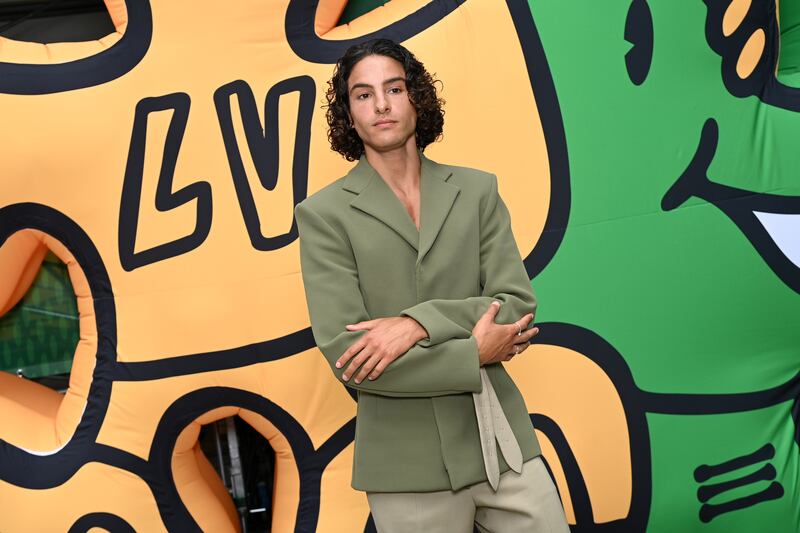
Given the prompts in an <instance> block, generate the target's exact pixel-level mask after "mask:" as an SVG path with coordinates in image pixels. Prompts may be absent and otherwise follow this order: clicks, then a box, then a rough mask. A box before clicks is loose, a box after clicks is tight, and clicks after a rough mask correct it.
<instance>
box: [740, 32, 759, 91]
mask: <svg viewBox="0 0 800 533" xmlns="http://www.w3.org/2000/svg"><path fill="white" fill-rule="evenodd" d="M765 43H766V35H765V34H764V30H762V29H761V28H759V29H757V30H756V31H754V32H753V35H751V36H750V38H749V39H747V42H746V43H744V46H743V47H742V53H741V54H739V60H738V61H737V62H736V74H737V75H738V76H739V77H740V78H742V79H745V78H747V77H748V76H749V75H750V74H752V73H753V70H755V68H756V65H758V61H759V60H760V59H761V55H762V54H763V53H764V44H765Z"/></svg>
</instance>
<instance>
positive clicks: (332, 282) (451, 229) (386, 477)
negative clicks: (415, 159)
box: [294, 152, 540, 492]
mask: <svg viewBox="0 0 800 533" xmlns="http://www.w3.org/2000/svg"><path fill="white" fill-rule="evenodd" d="M420 158H421V162H422V166H421V176H420V203H421V206H420V209H421V213H420V231H419V232H418V231H417V228H416V226H415V225H414V222H413V221H412V219H411V217H410V216H409V214H408V212H407V211H406V209H405V207H404V206H403V204H402V203H401V202H400V200H399V199H398V198H397V196H396V195H395V194H394V192H393V191H392V189H391V188H390V187H389V186H388V185H387V183H386V182H385V181H384V180H383V178H381V177H380V175H378V173H377V172H376V171H375V170H374V169H373V168H372V166H371V165H370V164H369V163H368V162H367V160H366V157H363V156H362V157H361V160H360V161H359V162H358V164H356V166H355V167H354V168H353V169H352V170H351V171H350V172H349V173H348V174H347V175H346V176H344V177H343V178H340V179H338V180H336V181H334V182H333V183H331V184H330V185H327V186H326V187H324V188H323V189H321V190H319V191H317V192H316V193H314V194H313V195H312V196H310V197H308V198H307V199H305V200H303V201H302V202H301V203H299V204H298V205H297V206H296V208H295V211H294V212H295V217H296V220H297V227H298V230H299V234H300V261H301V270H302V277H303V284H304V286H305V293H306V301H307V303H308V311H309V316H310V319H311V329H312V333H313V334H314V339H315V340H316V343H317V346H318V347H319V349H320V351H321V352H322V353H323V355H324V356H325V358H326V359H327V360H328V363H329V364H330V366H331V369H332V370H333V373H334V374H335V375H336V377H337V378H338V379H339V380H340V381H341V376H342V372H343V371H344V369H345V368H346V365H345V367H344V368H341V369H337V368H335V366H334V363H335V362H336V360H337V359H338V358H339V357H340V356H341V355H342V353H344V351H345V350H346V349H347V348H348V347H349V346H350V345H351V344H353V343H354V342H355V341H356V340H357V339H358V338H359V337H360V336H361V335H363V334H364V333H366V331H365V330H359V331H347V330H346V329H345V324H352V323H356V322H360V321H362V320H369V319H372V318H378V317H390V316H401V315H407V316H410V317H413V318H414V319H415V320H417V321H418V322H419V323H420V324H421V325H422V326H423V327H424V328H425V329H426V330H427V331H428V335H429V336H428V337H427V338H425V339H423V340H421V341H419V342H417V343H416V344H415V345H414V346H412V347H411V348H410V349H409V350H408V351H407V352H406V353H404V354H403V355H402V356H400V357H399V358H398V359H397V360H395V361H394V362H393V363H392V364H390V365H389V366H388V367H387V368H386V370H385V371H384V372H383V374H382V375H381V376H379V377H378V379H376V380H374V381H370V380H364V381H362V382H361V383H360V384H356V383H355V381H354V379H353V378H352V377H351V378H350V380H349V381H347V382H343V383H344V384H345V385H346V386H348V387H352V388H354V389H356V390H357V391H358V414H357V417H356V434H355V457H354V464H353V479H352V486H353V488H355V489H358V490H363V491H374V492H395V491H402V492H409V491H415V492H426V491H436V490H445V489H453V490H456V489H459V488H462V487H465V486H467V485H471V484H473V483H477V482H480V481H485V480H486V473H485V470H484V466H483V455H482V453H481V447H480V439H479V435H478V423H477V419H476V415H475V406H474V403H473V400H472V393H473V392H480V390H481V381H480V376H479V368H480V366H479V360H478V344H477V341H476V340H475V337H473V336H472V328H473V327H474V325H475V323H476V322H477V321H478V319H479V318H480V316H481V315H482V314H483V313H484V312H485V311H486V310H487V309H488V307H489V304H490V303H491V301H492V300H493V299H497V300H500V301H502V302H503V304H502V305H501V307H500V310H499V311H498V314H497V317H496V318H495V322H497V323H504V324H510V323H512V322H514V321H515V320H518V319H519V318H521V317H522V316H523V315H525V314H526V313H529V312H533V311H534V310H535V309H536V299H535V297H534V294H533V291H532V289H531V283H530V280H529V279H528V275H527V272H526V271H525V266H524V264H523V263H522V258H521V257H520V253H519V249H518V248H517V244H516V242H515V240H514V236H513V234H512V233H511V225H510V216H509V212H508V209H507V207H506V205H505V203H504V202H503V200H502V199H501V198H500V196H499V194H498V191H497V177H496V176H495V175H493V174H489V173H486V172H482V171H480V170H475V169H471V168H465V167H457V166H450V165H442V164H439V163H436V162H434V161H432V160H430V159H428V158H427V157H425V156H424V155H422V153H421V152H420ZM529 327H533V326H532V324H531V325H529ZM522 357H524V355H523V356H522ZM486 371H487V374H488V375H489V378H490V379H491V382H492V385H493V386H494V388H495V391H496V393H497V397H498V399H499V400H500V403H501V405H502V408H503V411H504V412H505V414H506V416H507V418H508V420H509V422H510V424H511V428H512V430H513V432H514V435H515V436H516V438H517V441H518V442H519V444H520V447H521V449H522V456H523V460H528V459H531V458H533V457H535V456H536V455H538V454H539V453H540V448H539V444H538V442H537V440H536V436H535V434H534V432H533V427H532V425H531V421H530V417H529V415H528V411H527V409H526V407H525V402H524V400H523V398H522V395H521V394H520V392H519V390H518V389H517V387H516V386H515V385H514V382H513V381H512V380H511V378H510V377H509V375H508V374H507V373H506V370H505V368H504V366H503V364H502V363H496V364H492V365H487V366H486ZM498 456H499V459H500V471H501V472H505V471H506V470H508V469H509V467H508V465H507V464H506V463H505V461H503V458H502V454H500V452H499V450H498Z"/></svg>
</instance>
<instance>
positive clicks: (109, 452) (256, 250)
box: [0, 0, 639, 532]
mask: <svg viewBox="0 0 800 533" xmlns="http://www.w3.org/2000/svg"><path fill="white" fill-rule="evenodd" d="M345 4H346V1H345V0H268V1H265V0H243V1H240V2H234V3H230V4H226V6H225V8H224V9H219V6H218V4H216V3H213V2H197V1H191V2H190V1H183V0H182V1H178V0H169V1H168V0H159V1H155V0H153V1H151V2H148V1H147V0H127V1H123V0H106V5H107V8H108V11H109V14H110V16H111V18H112V20H113V22H114V24H115V27H116V31H115V32H114V33H112V34H110V35H108V36H106V37H104V38H102V39H100V40H97V41H91V42H80V43H54V44H47V45H43V44H35V43H28V42H18V41H13V40H10V39H5V38H0V116H2V117H3V124H4V127H3V128H2V129H0V146H2V150H3V157H1V158H0V176H1V177H2V183H3V184H2V187H1V188H0V243H2V247H1V248H0V311H2V312H5V311H6V310H8V309H9V308H11V307H13V305H14V304H15V303H16V302H17V301H18V300H19V298H20V297H21V296H22V295H23V294H24V293H25V291H26V290H27V288H28V287H29V285H30V283H31V280H32V279H33V276H34V275H35V273H36V271H37V269H38V266H39V264H40V262H41V260H42V258H43V257H44V255H45V253H46V252H47V251H48V250H50V251H52V252H53V253H54V254H55V255H56V256H58V257H59V258H60V259H61V260H62V261H64V263H66V264H67V265H68V269H69V275H70V279H71V281H72V285H73V287H74V289H75V296H76V298H77V301H78V309H79V313H80V342H79V344H78V345H77V346H76V348H75V355H74V361H73V365H72V372H71V377H70V383H69V390H68V391H67V393H66V395H60V394H58V393H56V392H54V391H51V390H50V389H47V388H45V387H43V386H40V385H37V384H35V383H33V382H30V381H27V380H24V379H19V378H17V377H16V376H12V375H10V374H5V373H0V420H2V424H0V439H1V440H0V502H2V503H0V506H1V507H2V509H3V510H4V512H2V513H0V531H32V530H37V531H87V530H89V529H91V528H92V527H101V528H106V529H108V530H112V531H134V530H135V531H147V532H157V531H166V530H169V531H190V530H193V529H198V528H199V529H202V530H204V531H215V532H222V531H237V530H239V527H240V526H239V519H238V517H237V515H236V510H235V509H234V506H233V503H232V501H231V499H230V496H229V495H228V493H227V492H226V490H225V487H224V486H223V485H222V483H221V481H220V479H219V477H218V476H217V475H216V473H215V472H214V471H213V469H212V468H211V466H210V464H209V462H208V460H207V459H206V458H205V456H204V455H203V453H202V452H201V451H200V450H199V447H198V444H197V437H198V433H199V430H200V427H201V426H202V425H204V424H209V423H211V422H214V421H216V420H219V419H222V418H225V417H229V416H233V415H237V416H239V417H241V418H242V419H243V420H244V421H246V422H247V423H248V424H250V425H251V426H252V427H253V428H255V429H256V430H257V431H258V432H259V433H260V434H261V435H263V437H264V438H265V439H268V441H269V444H270V446H271V447H272V448H273V449H274V450H275V452H276V467H275V468H276V477H275V488H274V494H275V497H274V501H273V509H274V515H273V518H272V524H273V531H276V532H288V531H304V532H312V531H321V532H338V531H348V532H351V531H363V530H364V528H365V527H367V524H368V517H369V509H368V506H367V502H366V498H365V497H364V495H363V494H362V493H360V492H356V491H354V490H352V489H351V488H350V474H351V466H352V439H353V432H354V423H355V422H354V417H355V412H356V403H355V402H354V401H353V398H352V397H351V395H350V394H348V392H347V389H345V388H344V387H343V386H342V385H341V384H340V383H338V382H337V381H336V380H335V378H334V376H333V374H332V373H331V371H330V369H329V368H328V366H327V363H326V362H325V360H324V358H323V357H322V355H321V354H320V353H319V352H318V351H317V349H316V347H315V345H314V339H313V337H312V335H311V333H310V328H309V320H308V314H307V310H306V306H305V296H304V293H303V285H302V280H301V276H300V265H299V252H298V242H297V230H296V226H295V223H294V221H293V208H294V206H295V205H296V204H297V203H298V202H300V201H301V200H303V199H304V198H305V197H307V196H308V195H310V194H312V193H313V192H314V191H316V190H318V189H320V188H321V187H323V186H325V185H326V184H328V183H330V182H331V181H333V180H335V179H337V178H339V177H340V176H342V175H343V174H344V173H345V172H346V170H347V169H348V168H349V166H350V164H349V163H347V162H346V161H344V160H343V159H342V158H341V157H340V156H338V154H335V153H333V152H332V151H331V150H330V148H329V146H328V144H327V141H326V124H325V120H324V113H323V112H322V110H321V109H320V104H321V101H322V94H323V92H324V90H325V88H326V83H327V80H328V79H329V78H330V76H331V73H332V64H333V63H334V62H335V60H336V59H337V58H338V57H339V56H340V55H341V54H342V52H343V51H344V50H345V49H346V47H347V46H349V45H350V44H352V43H354V42H355V41H356V40H358V39H361V38H366V37H373V36H378V35H380V36H386V37H389V38H393V39H395V40H397V41H399V42H402V43H403V44H404V45H405V46H407V47H408V48H409V49H411V50H412V51H413V52H414V53H415V54H417V56H418V57H419V58H421V59H422V60H423V61H424V63H425V65H426V67H427V68H428V69H429V70H430V71H432V72H435V73H436V76H437V77H438V78H439V79H441V80H443V88H442V89H443V90H442V96H443V97H444V99H445V100H446V102H447V104H446V107H445V109H446V128H445V140H444V142H443V143H439V144H435V145H432V146H431V147H430V148H429V149H428V151H427V152H426V154H428V155H429V156H430V157H431V158H433V159H435V160H439V161H441V162H445V163H457V164H461V165H467V166H473V167H478V168H482V169H485V170H489V171H491V172H494V173H496V174H497V175H498V176H499V177H500V187H501V194H502V196H503V197H504V198H505V199H506V202H507V204H508V206H509V209H510V210H511V212H512V216H513V230H514V233H515V236H516V238H517V242H518V245H519V247H520V249H521V252H522V256H523V257H524V258H525V263H526V267H527V268H528V271H529V273H530V274H531V277H533V276H534V275H535V274H536V273H538V272H539V271H541V270H542V268H544V266H545V265H546V264H547V262H548V261H549V260H550V258H551V257H552V255H553V254H554V253H555V250H556V249H557V247H558V245H559V243H560V242H561V238H562V236H563V233H564V228H565V227H566V221H567V216H568V213H569V208H570V205H569V169H568V164H567V158H566V147H565V141H564V132H563V126H562V123H561V115H560V111H559V105H558V100H557V98H556V94H555V91H554V88H553V84H552V79H551V77H550V73H549V70H548V64H547V59H546V57H545V55H544V52H543V50H542V47H541V44H540V42H539V37H538V34H537V31H536V27H535V25H534V23H533V19H532V17H531V13H530V10H529V8H528V5H527V2H523V1H515V0H509V1H508V2H497V1H496V0H470V1H468V2H465V1H463V0H462V1H459V0H449V1H444V0H394V1H392V2H390V3H388V4H387V5H385V6H384V7H382V8H378V9H376V10H374V11H372V12H370V13H368V14H367V15H364V16H362V17H360V18H358V19H356V20H354V21H353V22H352V23H350V24H348V25H342V26H336V25H335V24H336V21H337V20H338V18H339V15H340V13H341V12H342V9H344V7H345ZM498 58H502V60H498ZM499 91H502V99H501V100H502V101H503V102H514V105H513V106H511V107H509V106H507V105H505V104H504V105H500V104H499V103H497V102H500V100H498V99H494V98H486V95H490V94H498V92H499ZM478 101H480V102H481V105H476V102H478ZM509 109H512V112H511V113H509ZM520 117H524V120H521V119H520ZM533 352H534V354H533V355H531V356H529V357H527V358H525V359H523V360H518V361H516V360H515V361H514V363H513V364H511V365H510V369H511V372H512V373H513V375H514V377H515V379H516V380H517V382H518V383H520V386H521V388H522V389H523V393H524V394H525V396H526V401H527V402H528V404H529V408H530V409H529V410H530V411H531V412H532V413H538V415H537V417H536V418H534V425H535V426H537V430H539V428H541V432H540V434H539V439H540V442H542V444H543V447H544V451H545V456H546V459H547V461H548V464H549V466H550V468H551V470H552V472H553V475H554V476H555V477H556V480H557V482H558V486H559V490H560V491H561V493H562V497H563V498H564V500H565V503H566V505H567V511H568V516H569V518H570V520H571V522H572V523H575V515H574V513H573V511H572V507H571V503H570V487H568V485H567V482H566V476H567V475H568V473H569V472H568V471H569V470H570V469H573V470H574V469H575V468H577V467H579V468H580V470H581V472H582V475H583V479H584V481H585V489H586V493H587V495H588V498H590V499H591V502H592V510H593V513H594V517H593V518H594V520H595V521H596V522H611V521H615V520H620V519H624V518H626V517H627V516H628V513H629V511H630V505H631V499H632V498H633V497H634V496H633V494H634V490H633V487H632V484H633V474H632V470H633V469H634V468H636V464H635V459H634V458H632V457H631V453H630V443H631V442H633V441H634V440H635V439H634V438H632V437H631V436H629V435H628V428H629V427H630V426H632V425H636V424H638V423H639V422H638V421H637V420H633V419H631V417H630V416H629V415H626V413H625V409H624V407H623V403H624V402H623V401H622V400H621V398H620V393H619V392H618V390H617V386H616V385H615V383H616V382H617V381H618V379H629V377H628V378H625V376H622V377H621V378H620V377H619V376H616V377H613V379H612V377H609V376H608V375H606V373H605V371H604V370H603V369H601V368H600V367H598V366H597V365H596V364H594V363H593V362H592V361H590V360H589V359H587V358H585V357H583V356H582V355H581V353H580V343H579V342H578V343H577V344H576V346H574V347H572V348H569V347H564V346H555V345H552V346H548V345H547V344H546V342H545V343H543V344H541V345H539V346H536V347H535V348H534V350H533ZM564 376H569V379H570V383H573V384H575V386H576V387H581V386H585V387H590V389H589V390H591V391H592V394H593V397H594V399H595V401H594V402H593V404H592V405H590V406H588V407H587V406H586V405H578V404H577V403H576V401H575V399H574V398H573V397H572V396H571V395H570V394H568V391H565V389H563V388H561V389H558V388H557V387H554V386H553V384H554V383H559V382H563V380H564V379H565V377H564ZM615 380H617V381H615ZM582 384H584V385H582ZM587 409H589V411H591V412H590V413H588V414H587V413H586V410H587ZM553 420H557V421H558V426H557V428H556V429H558V428H560V429H558V431H548V430H547V428H548V427H549V426H548V423H549V422H548V421H550V422H552V421H553ZM587 421H588V422H587ZM591 421H594V422H593V424H594V425H592V423H591ZM601 426H602V427H601ZM601 429H602V430H601ZM565 439H566V440H567V441H569V443H570V446H571V450H572V452H573V453H574V455H570V456H569V464H566V463H564V464H562V463H563V461H562V459H563V458H560V457H559V454H558V453H557V451H556V448H558V447H559V446H560V445H561V443H562V442H565ZM556 441H558V442H556ZM598 450H599V451H598ZM565 472H566V473H565Z"/></svg>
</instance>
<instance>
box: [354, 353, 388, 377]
mask: <svg viewBox="0 0 800 533" xmlns="http://www.w3.org/2000/svg"><path fill="white" fill-rule="evenodd" d="M382 359H383V357H380V356H378V355H377V354H372V356H371V357H370V358H369V359H367V361H366V362H365V363H364V364H363V365H361V370H359V371H358V375H357V376H356V379H355V381H356V383H361V382H362V381H364V378H366V377H367V375H368V374H369V373H370V372H372V370H373V369H374V368H375V365H377V364H378V363H379V362H380V361H381V360H382Z"/></svg>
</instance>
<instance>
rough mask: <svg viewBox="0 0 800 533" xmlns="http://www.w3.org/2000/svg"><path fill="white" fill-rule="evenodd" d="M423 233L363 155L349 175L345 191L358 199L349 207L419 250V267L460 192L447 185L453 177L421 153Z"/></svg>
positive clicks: (451, 185)
mask: <svg viewBox="0 0 800 533" xmlns="http://www.w3.org/2000/svg"><path fill="white" fill-rule="evenodd" d="M420 162H421V168H420V204H421V205H420V231H419V232H418V231H417V228H416V226H415V225H414V221H413V220H411V216H409V214H408V212H407V211H406V209H405V206H403V203H402V202H401V201H400V199H399V198H398V197H397V196H396V195H395V193H394V191H392V189H391V187H389V185H388V184H387V183H386V182H385V181H384V180H383V178H381V177H380V176H379V175H378V173H377V172H376V171H375V169H374V168H372V166H371V165H370V164H369V163H368V162H367V158H366V156H363V155H362V156H361V159H360V160H359V161H358V163H357V164H356V166H355V167H353V168H352V169H351V170H350V172H348V174H347V176H346V178H345V180H344V184H343V188H344V189H346V190H348V191H350V192H354V193H356V194H357V196H356V197H355V198H354V199H353V201H352V202H350V205H351V206H352V207H354V208H356V209H359V210H360V211H363V212H365V213H367V214H369V215H370V216H373V217H375V218H376V219H378V220H380V221H381V222H383V223H384V224H386V225H387V226H388V227H389V228H391V229H392V230H393V231H395V232H396V233H397V234H398V235H400V236H401V237H402V238H403V239H404V240H405V241H406V242H408V244H409V245H411V246H412V247H413V248H414V249H415V250H417V265H419V264H420V263H421V262H422V260H423V259H424V257H425V254H426V253H427V252H428V251H429V250H430V249H431V247H432V246H433V243H434V241H435V240H436V237H437V236H438V235H439V230H440V229H441V228H442V225H443V224H444V222H445V220H447V215H448V214H449V213H450V209H451V208H452V207H453V203H454V202H455V199H456V197H457V196H458V193H459V191H460V190H461V189H459V188H458V187H457V186H456V185H453V184H451V183H448V182H447V180H448V179H449V178H450V176H451V174H452V173H451V172H449V171H448V170H447V169H446V168H445V167H443V166H442V165H439V164H438V163H436V162H435V161H431V160H430V159H428V158H427V157H425V156H424V155H423V154H422V152H420Z"/></svg>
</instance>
